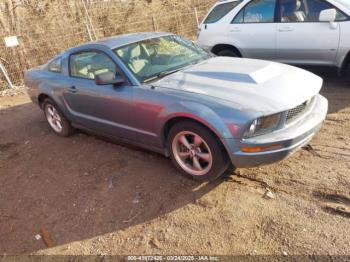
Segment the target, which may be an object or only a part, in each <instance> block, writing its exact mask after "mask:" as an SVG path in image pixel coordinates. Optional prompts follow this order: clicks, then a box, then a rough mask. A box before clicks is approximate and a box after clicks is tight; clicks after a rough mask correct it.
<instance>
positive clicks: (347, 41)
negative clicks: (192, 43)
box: [198, 0, 350, 70]
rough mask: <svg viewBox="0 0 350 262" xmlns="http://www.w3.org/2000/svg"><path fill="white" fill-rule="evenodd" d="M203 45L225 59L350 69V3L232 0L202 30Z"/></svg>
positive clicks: (208, 18) (215, 8) (221, 3)
mask: <svg viewBox="0 0 350 262" xmlns="http://www.w3.org/2000/svg"><path fill="white" fill-rule="evenodd" d="M198 44H199V45H200V46H202V47H203V48H205V49H207V50H209V51H211V52H213V53H214V54H217V55H221V56H238V57H240V56H241V57H247V58H257V59H268V60H273V61H278V62H283V63H288V64H298V65H320V66H335V67H337V68H338V69H342V70H346V69H349V66H350V0H233V1H232V0H227V1H219V2H217V3H216V4H215V5H214V6H213V7H212V9H211V10H210V11H209V13H208V15H207V16H206V17H205V18H204V20H203V22H202V24H201V25H200V28H199V37H198Z"/></svg>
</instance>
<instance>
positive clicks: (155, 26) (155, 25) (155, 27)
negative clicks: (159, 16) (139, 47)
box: [152, 15, 157, 32]
mask: <svg viewBox="0 0 350 262" xmlns="http://www.w3.org/2000/svg"><path fill="white" fill-rule="evenodd" d="M152 23H153V30H154V32H157V23H156V18H155V17H154V15H152Z"/></svg>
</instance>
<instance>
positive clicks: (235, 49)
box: [211, 44, 243, 57]
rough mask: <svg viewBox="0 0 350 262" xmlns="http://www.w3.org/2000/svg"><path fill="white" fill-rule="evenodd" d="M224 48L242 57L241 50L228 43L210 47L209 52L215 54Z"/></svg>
mask: <svg viewBox="0 0 350 262" xmlns="http://www.w3.org/2000/svg"><path fill="white" fill-rule="evenodd" d="M225 49H229V50H232V51H234V52H235V53H237V54H238V55H239V57H243V56H242V52H241V51H240V50H239V49H238V48H237V47H235V46H234V45H230V44H217V45H215V46H214V47H213V48H212V49H211V52H212V53H214V54H217V53H218V52H220V51H222V50H225Z"/></svg>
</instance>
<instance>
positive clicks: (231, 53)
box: [217, 49, 240, 57]
mask: <svg viewBox="0 0 350 262" xmlns="http://www.w3.org/2000/svg"><path fill="white" fill-rule="evenodd" d="M217 55H218V56H228V57H240V55H239V54H238V53H237V51H234V50H232V49H224V50H221V51H219V52H218V53H217Z"/></svg>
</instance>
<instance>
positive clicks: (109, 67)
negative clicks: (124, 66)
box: [69, 51, 117, 80]
mask: <svg viewBox="0 0 350 262" xmlns="http://www.w3.org/2000/svg"><path fill="white" fill-rule="evenodd" d="M69 62H70V75H71V76H72V77H79V78H84V79H90V80H94V79H95V77H96V76H97V75H99V74H103V73H107V72H111V73H113V74H115V75H116V74H117V67H116V65H115V63H114V62H113V61H112V59H111V58H110V57H108V56H107V55H106V54H104V53H101V52H97V51H88V52H79V53H77V54H73V55H71V56H70V60H69Z"/></svg>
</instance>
